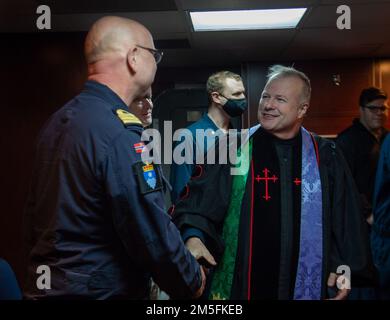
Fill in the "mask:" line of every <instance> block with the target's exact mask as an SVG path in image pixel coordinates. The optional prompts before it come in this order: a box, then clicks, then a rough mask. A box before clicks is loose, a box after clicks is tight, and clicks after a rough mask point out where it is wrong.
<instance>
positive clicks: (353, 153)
mask: <svg viewBox="0 0 390 320" xmlns="http://www.w3.org/2000/svg"><path fill="white" fill-rule="evenodd" d="M388 109H389V108H388V106H387V93H386V92H385V91H383V90H382V89H380V88H376V87H369V88H366V89H363V90H362V92H361V94H360V97H359V113H360V117H359V118H356V119H354V120H353V123H352V125H351V126H350V127H348V128H347V129H345V130H344V131H342V132H341V133H340V134H339V135H338V137H337V140H336V143H337V145H338V146H339V147H340V149H341V150H342V151H343V155H344V158H345V159H346V160H347V163H348V166H349V168H350V170H351V173H352V176H353V178H354V180H355V182H356V185H357V188H358V190H359V193H360V196H361V200H362V202H363V207H364V215H365V217H366V221H367V223H368V225H369V231H370V229H371V228H370V226H371V225H372V223H373V210H372V204H373V192H374V185H375V174H376V169H377V164H378V160H379V154H380V148H381V145H382V143H383V140H384V139H385V137H386V135H387V133H388V131H387V130H386V129H385V128H384V125H385V123H386V120H387V116H388ZM371 268H372V270H373V271H372V272H373V273H374V274H376V272H375V267H374V266H373V265H372V267H371ZM352 277H353V279H354V280H353V282H352V291H351V294H350V296H349V298H350V299H359V300H360V299H364V300H367V299H375V298H376V289H375V287H376V286H377V284H378V283H377V281H378V279H377V275H376V276H375V277H374V278H373V279H371V278H370V277H365V278H363V279H361V278H359V277H356V276H354V275H352Z"/></svg>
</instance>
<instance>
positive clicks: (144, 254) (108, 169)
mask: <svg viewBox="0 0 390 320" xmlns="http://www.w3.org/2000/svg"><path fill="white" fill-rule="evenodd" d="M85 56H86V60H87V63H88V81H87V82H86V84H85V87H84V90H83V91H82V92H81V93H80V94H79V95H78V96H76V97H75V98H73V99H72V100H71V101H70V102H68V103H67V104H66V105H65V106H63V107H62V108H61V109H59V110H58V111H57V112H56V113H55V114H53V115H52V116H51V118H50V119H49V120H48V122H47V123H46V124H45V126H44V128H43V130H42V131H41V133H40V136H39V139H38V143H37V150H36V159H35V164H34V173H33V180H32V185H31V189H30V193H29V198H28V204H27V207H26V224H27V226H30V227H31V230H30V233H29V237H28V239H26V240H27V241H28V246H29V247H30V249H31V250H30V254H29V266H28V267H29V268H28V279H27V285H26V288H25V289H24V295H25V297H26V298H27V299H42V298H52V299H58V298H60V299H61V298H71V299H83V298H86V299H114V298H123V299H146V298H147V297H148V294H149V286H150V278H151V276H153V279H154V280H155V281H156V282H157V283H158V285H159V286H160V287H161V288H163V289H164V290H165V291H166V292H168V293H169V294H170V296H171V297H173V298H196V297H198V296H200V295H201V294H202V292H203V290H204V285H205V275H204V271H203V269H202V268H201V267H200V266H199V264H198V262H197V261H196V259H195V258H194V257H193V256H192V254H191V253H190V252H189V251H188V250H187V249H186V247H185V245H184V243H183V241H182V240H181V236H180V233H179V231H178V230H177V228H176V226H175V225H174V224H173V223H172V222H171V220H170V217H169V215H168V214H166V212H165V209H164V199H163V189H164V186H165V184H164V181H163V179H164V178H163V176H162V170H161V168H160V167H158V166H157V165H155V164H153V163H152V162H150V163H144V162H143V161H142V159H141V153H142V149H143V147H144V144H143V142H141V134H142V132H143V127H142V122H141V121H140V119H138V118H137V117H136V116H134V115H133V114H131V113H129V112H128V108H129V105H130V104H131V103H132V101H134V100H136V99H141V98H144V97H145V96H148V90H150V86H151V84H152V82H153V80H154V76H155V73H156V70H157V63H158V62H159V61H160V60H161V57H162V52H160V51H159V50H157V49H155V48H154V44H153V38H152V36H151V34H150V32H149V31H148V30H147V29H146V28H145V27H144V26H143V25H141V24H139V23H138V22H136V21H133V20H129V19H125V18H120V17H113V16H108V17H103V18H101V19H99V20H98V21H97V22H95V24H93V26H92V28H91V30H90V31H89V33H88V35H87V38H86V41H85ZM41 265H46V266H48V267H49V269H50V274H51V282H50V285H49V288H48V287H46V286H44V287H39V286H37V277H39V274H37V269H38V267H39V266H41Z"/></svg>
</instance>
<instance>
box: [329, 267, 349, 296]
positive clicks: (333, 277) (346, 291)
mask: <svg viewBox="0 0 390 320" xmlns="http://www.w3.org/2000/svg"><path fill="white" fill-rule="evenodd" d="M338 277H339V275H337V274H336V273H333V272H331V273H330V274H329V278H328V287H331V288H334V287H336V283H337V278H338ZM350 291H351V290H350V289H339V290H338V291H337V294H336V296H335V297H333V298H331V299H328V300H345V299H347V297H348V294H349V292H350Z"/></svg>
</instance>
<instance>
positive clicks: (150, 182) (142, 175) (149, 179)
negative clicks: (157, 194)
mask: <svg viewBox="0 0 390 320" xmlns="http://www.w3.org/2000/svg"><path fill="white" fill-rule="evenodd" d="M133 170H134V173H135V175H136V177H137V181H138V184H139V187H140V192H141V194H146V193H149V192H153V191H158V190H161V189H162V188H163V184H162V180H161V174H160V172H159V170H158V169H157V167H156V166H155V165H154V164H153V163H144V162H143V161H138V162H136V163H134V164H133Z"/></svg>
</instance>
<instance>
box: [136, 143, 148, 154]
mask: <svg viewBox="0 0 390 320" xmlns="http://www.w3.org/2000/svg"><path fill="white" fill-rule="evenodd" d="M144 147H145V144H144V143H143V142H138V143H134V150H135V153H142V150H143V148H144Z"/></svg>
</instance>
